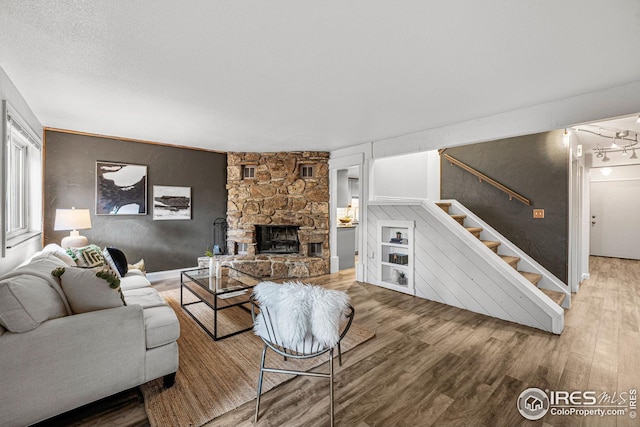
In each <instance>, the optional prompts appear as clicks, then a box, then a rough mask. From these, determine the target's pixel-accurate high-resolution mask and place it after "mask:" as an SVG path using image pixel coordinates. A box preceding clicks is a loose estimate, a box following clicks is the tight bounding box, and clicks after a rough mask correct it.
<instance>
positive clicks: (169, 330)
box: [124, 288, 180, 348]
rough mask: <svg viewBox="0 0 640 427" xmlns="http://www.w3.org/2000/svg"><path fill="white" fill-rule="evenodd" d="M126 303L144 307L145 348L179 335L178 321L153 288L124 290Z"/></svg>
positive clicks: (173, 339)
mask: <svg viewBox="0 0 640 427" xmlns="http://www.w3.org/2000/svg"><path fill="white" fill-rule="evenodd" d="M124 295H125V298H126V300H127V304H128V305H133V304H138V305H140V306H142V308H143V309H144V329H145V334H146V345H147V348H156V347H160V346H162V345H165V344H169V343H170V342H172V341H175V340H177V339H178V337H179V336H180V323H179V322H178V318H177V317H176V314H175V313H174V311H173V309H172V308H171V307H169V306H168V305H167V303H166V302H165V300H164V299H163V298H162V296H160V294H159V293H158V291H156V290H155V289H153V288H142V289H132V290H130V291H124Z"/></svg>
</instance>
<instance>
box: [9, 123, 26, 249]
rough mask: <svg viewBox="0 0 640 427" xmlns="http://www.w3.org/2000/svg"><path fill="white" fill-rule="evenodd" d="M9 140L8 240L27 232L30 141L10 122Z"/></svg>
mask: <svg viewBox="0 0 640 427" xmlns="http://www.w3.org/2000/svg"><path fill="white" fill-rule="evenodd" d="M8 129H9V132H8V138H7V151H6V153H7V163H6V164H7V171H8V173H7V189H6V191H7V196H6V215H7V218H6V232H7V238H11V237H14V236H16V235H18V234H22V233H24V232H26V231H27V226H28V223H27V219H28V218H27V197H26V196H27V147H28V144H29V142H28V140H27V139H26V138H25V137H24V136H23V135H22V134H21V133H20V132H17V131H15V127H14V126H12V123H11V121H9V126H8Z"/></svg>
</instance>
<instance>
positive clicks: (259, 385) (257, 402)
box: [253, 344, 267, 423]
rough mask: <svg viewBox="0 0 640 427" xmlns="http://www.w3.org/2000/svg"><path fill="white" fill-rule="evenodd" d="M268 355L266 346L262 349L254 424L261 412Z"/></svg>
mask: <svg viewBox="0 0 640 427" xmlns="http://www.w3.org/2000/svg"><path fill="white" fill-rule="evenodd" d="M266 355H267V345H266V344H265V345H264V348H263V349H262V362H260V376H259V377H258V397H257V399H256V415H255V417H254V418H253V422H254V423H257V422H258V412H259V411H260V393H262V377H263V375H264V359H265V356H266Z"/></svg>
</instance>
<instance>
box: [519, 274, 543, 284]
mask: <svg viewBox="0 0 640 427" xmlns="http://www.w3.org/2000/svg"><path fill="white" fill-rule="evenodd" d="M518 273H520V274H522V275H523V276H524V278H525V279H527V280H528V281H530V282H531V284H532V285H534V286H536V285H537V284H538V282H539V281H540V279H542V275H540V274H538V273H529V272H527V271H519V272H518Z"/></svg>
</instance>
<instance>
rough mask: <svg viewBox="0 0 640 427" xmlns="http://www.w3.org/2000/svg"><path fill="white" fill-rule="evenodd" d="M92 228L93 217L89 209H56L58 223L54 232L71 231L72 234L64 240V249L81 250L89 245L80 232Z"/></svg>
mask: <svg viewBox="0 0 640 427" xmlns="http://www.w3.org/2000/svg"><path fill="white" fill-rule="evenodd" d="M88 228H91V215H90V214H89V209H76V208H71V209H56V221H55V224H54V226H53V229H54V230H71V233H70V234H69V235H68V236H67V237H65V238H64V239H62V242H60V246H62V247H63V248H65V249H66V248H79V247H82V246H87V245H88V244H89V242H88V240H87V238H86V237H84V236H81V235H80V233H79V232H78V230H86V229H88Z"/></svg>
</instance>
